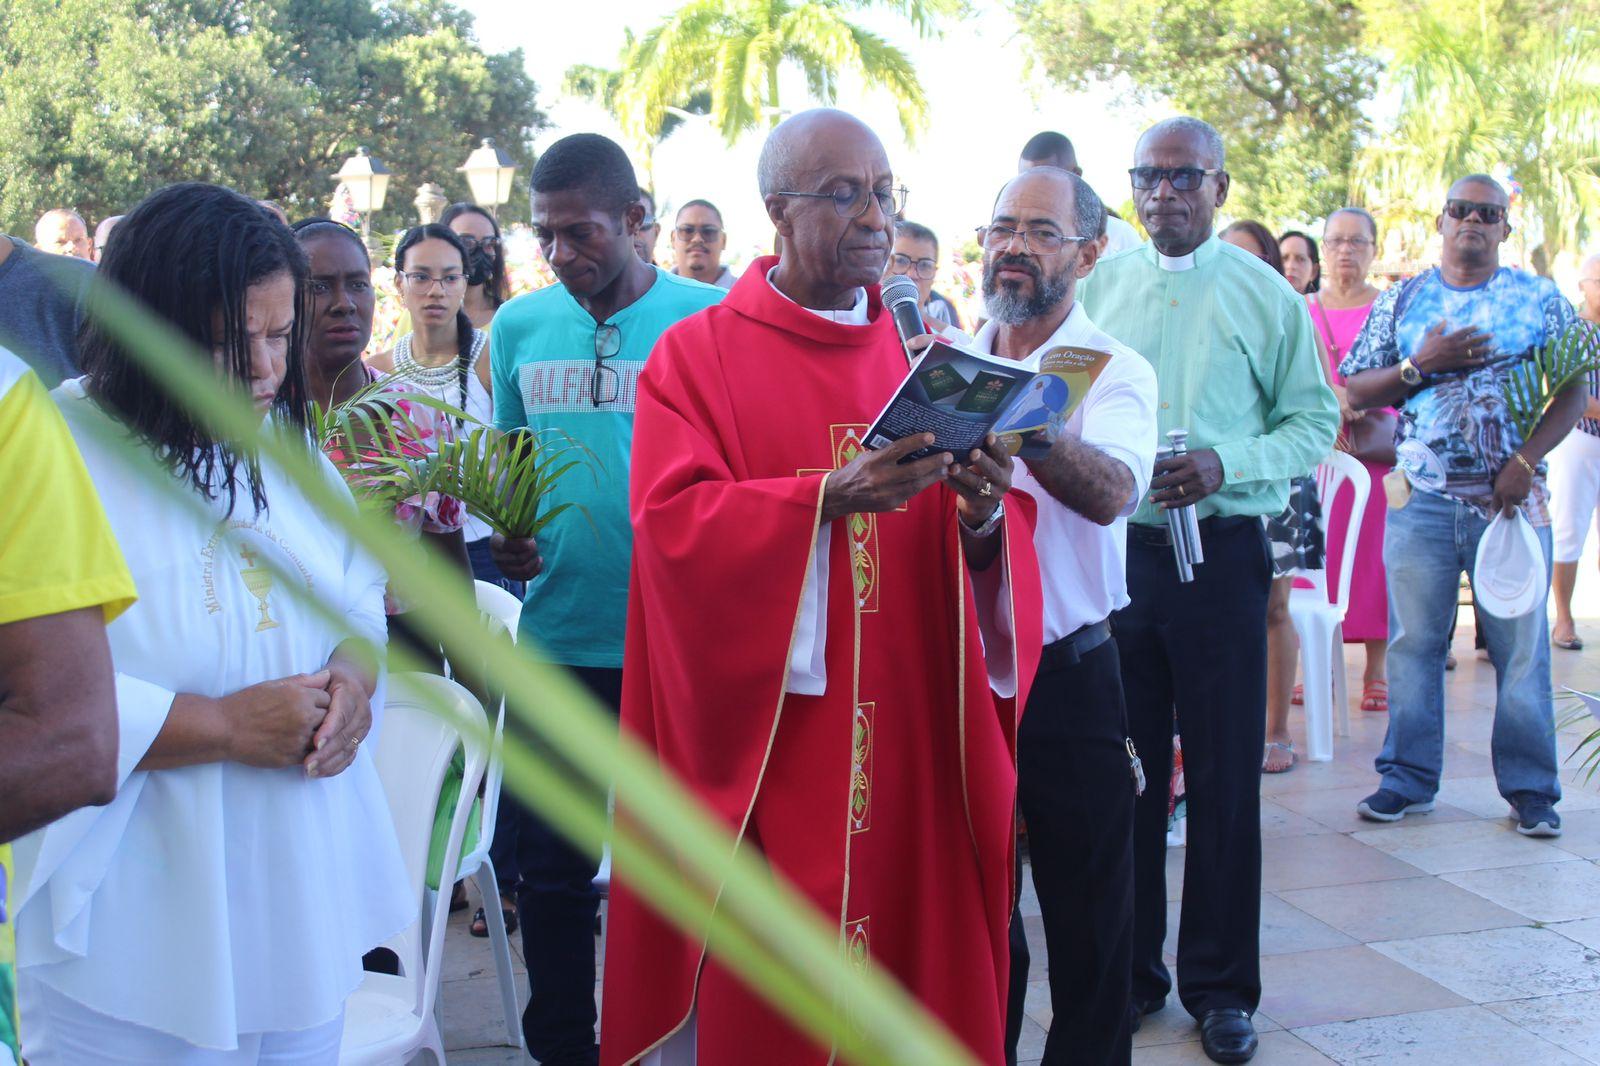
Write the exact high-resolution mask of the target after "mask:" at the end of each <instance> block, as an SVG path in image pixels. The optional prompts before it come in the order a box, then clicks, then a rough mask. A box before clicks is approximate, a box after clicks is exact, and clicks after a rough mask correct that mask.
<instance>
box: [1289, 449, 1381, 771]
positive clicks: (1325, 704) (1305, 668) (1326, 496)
mask: <svg viewBox="0 0 1600 1066" xmlns="http://www.w3.org/2000/svg"><path fill="white" fill-rule="evenodd" d="M1316 478H1317V499H1318V501H1319V502H1320V503H1321V505H1322V506H1321V510H1322V516H1321V517H1320V518H1319V519H1318V525H1319V526H1321V528H1322V537H1323V543H1324V545H1327V540H1328V513H1329V512H1330V511H1331V510H1332V509H1333V503H1334V500H1335V499H1337V498H1338V496H1339V493H1340V491H1341V490H1342V489H1343V488H1344V486H1346V485H1349V486H1350V489H1351V500H1350V521H1349V522H1348V523H1346V525H1345V530H1344V543H1343V544H1341V545H1340V552H1339V576H1338V584H1337V585H1336V586H1335V590H1336V593H1337V594H1336V595H1335V596H1333V597H1331V598H1330V597H1329V596H1328V572H1327V571H1326V570H1310V571H1306V572H1305V574H1304V576H1305V577H1306V579H1307V580H1309V581H1310V582H1311V587H1310V588H1295V589H1293V590H1291V591H1290V593H1289V618H1290V620H1291V621H1292V622H1293V623H1294V631H1295V634H1296V635H1297V636H1298V637H1299V638H1300V666H1301V672H1302V674H1303V676H1304V679H1305V681H1304V686H1303V691H1304V692H1305V711H1306V758H1308V759H1310V760H1311V761H1312V762H1328V761H1329V760H1330V759H1332V758H1333V729H1334V715H1335V714H1337V715H1338V728H1339V735H1340V736H1341V737H1347V736H1349V735H1350V691H1349V683H1348V682H1347V681H1346V680H1345V675H1344V615H1345V611H1346V609H1347V608H1348V607H1349V605H1350V577H1351V575H1352V574H1353V573H1354V572H1355V562H1356V552H1357V551H1358V550H1359V548H1360V538H1361V520H1362V516H1363V515H1364V514H1365V513H1366V506H1367V497H1368V495H1370V494H1371V491H1372V481H1371V478H1370V477H1369V476H1368V475H1367V468H1366V467H1364V466H1362V465H1361V460H1359V459H1357V458H1356V457H1355V456H1353V455H1350V454H1349V453H1348V452H1340V451H1335V452H1330V453H1329V455H1328V457H1327V458H1326V459H1324V460H1323V461H1322V463H1321V464H1320V465H1318V467H1317V474H1316ZM1330 546H1331V545H1330Z"/></svg>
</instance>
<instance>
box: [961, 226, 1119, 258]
mask: <svg viewBox="0 0 1600 1066" xmlns="http://www.w3.org/2000/svg"><path fill="white" fill-rule="evenodd" d="M1013 237H1021V238H1022V247H1023V248H1024V249H1026V250H1027V251H1029V252H1032V253H1033V254H1034V255H1055V254H1056V253H1057V252H1059V251H1061V249H1062V248H1063V247H1065V246H1066V245H1067V244H1068V243H1069V242H1070V243H1072V244H1083V243H1084V242H1086V241H1091V240H1093V239H1094V238H1093V237H1065V236H1062V235H1061V234H1059V233H1057V232H1056V231H1055V230H1053V229H1013V228H1012V227H1010V226H1001V225H993V226H979V227H978V243H979V244H981V245H983V246H984V247H985V248H987V249H988V250H989V251H991V252H999V251H1003V250H1004V249H1006V248H1008V247H1010V246H1011V239H1012V238H1013Z"/></svg>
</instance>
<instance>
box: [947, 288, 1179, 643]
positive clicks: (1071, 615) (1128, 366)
mask: <svg viewBox="0 0 1600 1066" xmlns="http://www.w3.org/2000/svg"><path fill="white" fill-rule="evenodd" d="M998 334H999V326H998V325H997V324H996V323H994V322H992V321H991V322H987V323H985V324H984V326H983V328H982V329H981V330H979V331H978V336H977V338H976V347H977V348H978V349H979V350H981V351H985V352H991V353H992V352H993V351H994V344H995V339H996V337H997V336H998ZM1061 345H1071V346H1072V347H1075V348H1093V349H1095V350H1097V351H1103V352H1110V353H1111V359H1110V360H1109V361H1108V362H1107V363H1106V365H1105V367H1104V368H1103V369H1102V370H1101V371H1100V375H1099V376H1098V377H1097V378H1095V381H1094V384H1093V385H1091V386H1090V387H1089V394H1088V395H1087V396H1085V397H1084V399H1083V403H1082V404H1080V405H1079V406H1078V409H1077V410H1076V411H1074V412H1073V413H1072V417H1071V418H1069V419H1068V420H1067V424H1066V429H1065V432H1067V433H1069V434H1072V435H1073V436H1076V437H1078V438H1080V439H1081V440H1082V441H1083V442H1084V443H1085V444H1089V445H1092V446H1094V447H1095V448H1098V449H1099V450H1100V451H1102V452H1104V453H1105V454H1107V455H1109V456H1111V457H1112V458H1113V459H1116V460H1117V461H1119V462H1121V463H1122V464H1123V465H1124V466H1126V467H1127V468H1128V470H1129V472H1130V473H1132V474H1133V492H1132V494H1131V495H1130V496H1129V497H1128V500H1127V502H1126V503H1125V504H1124V506H1123V509H1122V513H1121V514H1120V515H1119V516H1118V517H1117V519H1116V521H1114V522H1112V523H1111V524H1110V525H1109V526H1102V525H1098V524H1096V523H1094V522H1091V521H1090V520H1089V519H1087V518H1085V517H1083V516H1082V515H1080V514H1078V513H1077V512H1076V511H1074V510H1072V509H1071V508H1069V507H1067V505H1066V504H1064V503H1062V502H1061V501H1059V500H1057V499H1056V498H1055V497H1054V496H1052V495H1050V494H1049V493H1048V492H1046V491H1045V489H1044V486H1042V485H1040V484H1039V482H1038V481H1037V480H1036V479H1035V478H1034V476H1033V474H1032V472H1030V471H1029V470H1028V467H1027V464H1026V462H1020V463H1018V464H1017V466H1016V472H1015V474H1014V475H1013V476H1012V483H1013V486H1014V487H1015V488H1018V489H1021V490H1022V491H1024V492H1026V493H1028V494H1029V495H1030V496H1032V497H1033V498H1034V499H1035V500H1036V501H1038V504H1039V520H1038V525H1037V527H1036V529H1035V531H1034V537H1033V541H1034V546H1035V548H1036V549H1037V551H1038V555H1039V571H1040V576H1041V578H1042V579H1043V585H1044V639H1045V643H1047V644H1049V643H1051V642H1053V641H1057V640H1060V639H1061V638H1062V637H1065V636H1067V635H1069V634H1070V633H1072V632H1073V631H1075V630H1078V629H1081V628H1082V627H1084V626H1086V625H1092V624H1094V623H1095V622H1099V621H1101V620H1102V619H1104V618H1106V617H1107V616H1109V615H1110V614H1111V612H1112V611H1115V610H1117V609H1118V608H1121V607H1126V606H1127V605H1128V581H1127V553H1128V547H1127V532H1128V531H1127V524H1128V516H1129V515H1131V514H1132V513H1133V511H1134V508H1135V507H1136V506H1137V505H1138V502H1139V500H1141V499H1143V497H1144V495H1145V493H1146V492H1148V491H1149V489H1150V473H1151V469H1152V468H1153V467H1154V466H1155V458H1156V375H1155V371H1154V370H1153V369H1151V366H1150V363H1149V362H1148V361H1147V360H1145V359H1144V358H1142V357H1141V356H1140V355H1139V353H1138V352H1136V351H1134V350H1133V349H1132V348H1129V347H1128V346H1127V345H1125V344H1123V343H1121V342H1120V341H1118V340H1116V339H1115V338H1113V337H1111V336H1109V335H1107V334H1106V333H1103V332H1102V331H1101V330H1100V329H1099V328H1098V327H1096V326H1095V324H1094V323H1093V322H1091V321H1090V320H1089V315H1088V312H1086V311H1085V310H1084V309H1083V305H1082V304H1079V303H1074V304H1073V306H1072V310H1071V312H1069V313H1068V315H1067V318H1066V321H1064V322H1062V323H1061V327H1060V328H1059V329H1057V330H1056V331H1055V333H1054V334H1052V335H1051V337H1050V339H1049V340H1047V341H1045V342H1044V344H1042V345H1040V346H1039V348H1038V350H1036V351H1035V352H1033V354H1032V355H1031V356H1030V358H1038V357H1039V356H1040V355H1041V354H1043V353H1044V352H1046V351H1048V350H1050V349H1051V348H1055V347H1059V346H1061Z"/></svg>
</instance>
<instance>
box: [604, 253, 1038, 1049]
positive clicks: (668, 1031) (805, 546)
mask: <svg viewBox="0 0 1600 1066" xmlns="http://www.w3.org/2000/svg"><path fill="white" fill-rule="evenodd" d="M775 263H776V260H775V259H771V258H768V259H762V260H758V261H756V262H755V263H754V264H752V265H751V266H750V268H749V269H748V270H746V271H745V273H744V276H743V277H742V278H741V279H740V280H739V281H738V282H737V283H736V284H735V286H734V288H733V290H732V292H730V293H729V294H728V297H727V299H725V300H724V301H723V302H722V303H721V304H720V305H718V306H716V307H711V308H708V309H707V310H705V311H702V312H700V313H699V314H697V315H694V316H692V317H691V318H688V319H685V320H684V321H682V322H680V323H678V324H677V325H676V326H674V327H672V328H671V329H669V330H668V331H667V332H666V333H665V334H663V336H662V337H661V340H660V341H659V342H658V343H657V345H656V348H655V350H654V352H652V354H651V356H650V360H649V362H648V364H647V366H646V369H645V372H644V374H643V376H642V377H641V378H640V380H639V396H638V408H637V414H636V419H635V429H634V442H633V475H632V491H631V507H632V517H633V524H634V529H635V537H634V556H633V577H632V586H631V589H630V599H629V609H628V630H627V650H626V655H625V662H624V667H623V701H622V724H623V728H625V729H627V730H628V731H630V732H631V733H633V734H634V735H635V736H636V737H638V738H639V739H640V740H642V741H643V742H644V743H645V744H647V745H649V746H650V747H651V748H653V749H654V750H655V751H656V752H657V753H658V754H659V756H660V758H661V761H662V762H663V763H664V764H665V765H666V766H667V767H669V768H671V770H672V771H673V772H674V773H675V774H677V775H678V776H679V778H681V779H682V780H683V781H684V782H685V783H686V784H687V785H688V787H690V788H692V789H693V790H694V791H695V793H696V794H698V796H699V797H700V798H701V799H702V800H703V801H704V802H705V803H707V804H708V805H709V806H710V807H711V808H712V810H713V811H715V812H716V813H717V814H718V815H720V816H721V818H722V819H723V820H724V821H725V823H726V824H727V826H728V827H729V829H730V831H732V832H734V833H736V834H738V836H739V840H740V847H742V848H746V849H759V851H760V853H761V854H762V855H763V856H764V857H765V858H766V860H767V861H768V862H770V863H771V864H772V865H773V866H774V867H775V868H777V869H778V870H780V871H781V872H782V873H783V874H784V875H785V876H787V877H788V878H789V879H790V880H791V881H792V882H793V883H794V884H795V885H797V886H798V887H799V889H800V890H801V892H803V893H804V895H805V896H807V897H808V898H809V899H810V900H811V901H812V902H813V903H814V904H815V905H816V907H817V908H818V910H819V911H820V912H821V913H822V914H823V915H825V916H826V919H827V920H828V921H829V922H836V923H837V924H838V927H839V936H840V940H841V944H842V945H843V947H844V949H845V950H846V951H847V952H848V957H849V958H850V959H851V960H852V961H853V962H855V963H856V964H858V965H861V966H868V967H881V968H882V969H883V970H885V971H887V972H888V973H890V974H892V975H893V976H894V977H896V978H898V979H899V980H900V981H901V982H902V983H903V984H904V985H905V986H906V987H907V988H908V989H910V991H911V992H912V994H913V995H915V996H916V997H917V998H918V999H920V1000H921V1001H922V1002H923V1003H924V1004H925V1005H926V1006H927V1007H928V1009H930V1010H931V1011H932V1012H933V1013H934V1014H936V1015H937V1016H938V1017H940V1018H942V1019H943V1020H944V1022H945V1023H946V1024H947V1025H948V1026H949V1027H950V1028H951V1029H952V1030H953V1031H954V1032H955V1033H956V1034H957V1036H958V1037H959V1038H960V1039H961V1040H962V1041H964V1042H965V1043H966V1044H967V1045H968V1046H969V1047H970V1048H971V1049H972V1051H973V1053H974V1055H975V1056H976V1057H977V1058H978V1060H979V1061H981V1062H985V1063H1000V1062H1002V1061H1003V1060H1004V1054H1003V1050H1002V1043H1003V1039H1004V1029H1005V1006H1006V981H1007V968H1008V952H1007V939H1006V923H1007V920H1008V918H1009V916H1010V910H1011V893H1012V861H1013V843H1014V837H1013V824H1012V806H1013V799H1014V794H1015V790H1016V759H1015V753H1016V726H1017V715H1018V712H1019V709H1020V708H1021V707H1022V706H1024V704H1025V703H1026V699H1027V685H1028V683H1029V681H1031V679H1032V677H1033V673H1034V670H1035V667H1036V666H1037V661H1038V652H1039V643H1040V625H1041V623H1040V616H1041V607H1040V596H1039V587H1038V586H1039V577H1038V564H1037V560H1036V558H1035V556H1034V554H1033V539H1032V534H1031V525H1032V510H1031V505H1030V501H1028V500H1027V497H1026V496H1023V495H1020V494H1013V495H1011V496H1009V497H1008V498H1007V500H1006V511H1007V520H1006V522H1005V524H1004V529H1005V536H1006V550H1005V552H1004V553H1003V554H1002V556H1001V558H1000V559H999V560H998V561H997V562H996V563H995V564H994V566H996V567H1005V568H1006V570H1005V574H1006V576H1007V578H1008V581H1009V587H1010V591H1011V598H1012V606H1011V612H1012V618H1013V619H1014V623H1015V637H1014V641H1013V648H1012V649H1010V650H1008V651H1007V652H1006V654H1010V655H1014V656H1015V659H1016V661H1015V662H1014V663H1013V664H1011V665H1012V666H1013V668H1014V669H1015V675H1014V676H1016V677H1017V678H1018V680H1019V681H1020V683H1021V688H1022V690H1021V691H1020V692H1019V693H1018V696H1017V698H1015V699H1001V698H999V697H997V696H995V694H994V693H993V692H992V690H991V689H990V686H989V680H988V670H987V668H986V665H985V662H984V653H983V648H982V643H981V640H980V637H979V629H978V617H977V613H976V609H975V607H974V589H973V582H972V577H971V575H970V574H969V572H968V569H967V566H966V563H965V560H964V558H963V555H962V551H961V541H960V533H959V531H958V529H957V522H958V518H957V517H956V508H955V496H954V494H953V493H951V492H950V490H949V489H948V488H946V487H945V486H942V485H939V486H935V487H934V488H932V489H929V490H928V491H926V492H923V493H922V494H921V495H919V496H917V497H915V498H914V499H912V500H911V501H910V502H909V503H908V504H907V505H906V506H905V507H904V508H902V509H900V510H898V511H893V512H889V513H885V514H877V515H871V514H867V515H853V516H850V517H848V518H845V519H840V520H838V521H836V522H834V523H833V525H832V532H831V546H830V555H829V570H830V573H829V582H828V600H827V643H826V652H825V660H826V667H827V687H826V692H825V694H824V695H822V696H800V695H793V694H788V693H786V689H787V687H788V664H789V659H790V651H791V644H792V643H793V642H794V640H795V634H796V629H797V626H798V623H799V611H800V603H801V592H802V588H803V585H804V581H805V575H806V569H807V564H808V562H809V561H810V559H811V556H812V553H813V551H814V549H815V544H816V537H817V522H818V515H819V513H820V508H821V501H822V489H823V480H824V477H825V476H826V473H827V472H828V471H831V470H833V469H835V468H837V467H840V466H843V465H844V464H845V463H847V462H849V461H850V459H851V458H852V457H853V456H855V455H856V454H857V453H858V452H859V451H860V449H861V444H860V436H861V434H862V433H863V432H864V431H865V430H866V428H867V427H868V425H869V424H870V423H871V421H872V419H873V418H874V417H875V416H876V415H877V414H878V412H879V410H880V409H881V408H882V406H883V404H884V403H886V402H887V400H888V397H889V396H890V395H891V394H892V393H893V391H894V389H895V388H896V387H897V386H898V385H899V384H900V382H901V380H902V379H903V378H904V377H905V375H906V358H905V355H904V352H903V349H902V348H901V346H900V342H899V339H898V337H897V335H896V333H895V329H894V325H893V323H892V321H891V318H890V316H889V315H888V314H886V313H884V311H883V307H882V303H881V301H880V299H879V294H878V290H877V288H876V287H873V288H872V289H871V290H870V301H871V304H870V318H871V324H870V325H867V326H848V325H842V324H839V323H835V322H832V321H829V320H826V319H823V318H820V317H818V316H817V315H813V314H811V313H810V312H808V311H806V310H805V309H804V308H801V307H799V306H798V305H796V304H794V303H792V302H791V301H789V300H787V299H785V298H784V297H782V296H780V295H779V294H778V293H777V292H775V291H774V290H773V289H772V286H771V285H770V283H769V282H768V281H767V271H768V270H770V269H771V268H772V266H773V265H774V264H775ZM987 584H988V587H989V588H990V595H991V596H992V595H993V588H994V587H995V583H993V582H990V583H987ZM1000 672H1001V673H1003V672H1004V671H1003V670H1002V671H1000ZM619 789H620V790H621V791H620V793H619V796H620V799H619V806H621V807H624V808H625V805H626V785H625V783H624V784H620V785H619ZM627 876H628V871H627V870H626V869H625V868H624V869H620V870H619V871H618V872H617V877H618V880H617V881H616V882H614V884H613V888H612V895H611V906H610V918H609V928H608V930H607V944H606V967H605V995H604V1007H603V1010H604V1014H603V1021H602V1024H601V1032H602V1037H603V1040H602V1054H601V1058H602V1062H604V1063H606V1064H621V1063H628V1062H633V1061H635V1060H636V1059H638V1058H639V1057H640V1056H642V1055H643V1054H644V1053H646V1052H647V1051H649V1050H651V1049H653V1048H655V1047H657V1046H659V1045H660V1044H661V1043H663V1042H664V1041H665V1040H666V1039H667V1038H668V1037H669V1036H671V1035H672V1034H674V1033H676V1032H677V1031H678V1030H680V1029H681V1028H682V1027H683V1026H684V1025H685V1024H686V1022H687V1020H688V1018H689V1015H690V1013H691V1011H693V1012H694V1016H695V1025H696V1034H697V1048H698V1056H697V1058H698V1062H699V1063H700V1064H701V1066H745V1064H748V1063H750V1062H754V1061H759V1062H761V1063H762V1064H763V1066H789V1064H795V1066H823V1064H824V1063H826V1062H827V1061H828V1060H829V1056H830V1049H828V1048H824V1047H819V1046H817V1045H816V1044H814V1043H811V1042H810V1041H808V1040H807V1039H805V1038H804V1037H802V1036H801V1035H799V1034H798V1033H797V1032H796V1031H795V1030H794V1029H792V1028H791V1027H790V1026H788V1025H787V1024H786V1023H785V1022H783V1021H782V1020H781V1018H780V1016H779V1015H777V1014H776V1013H775V1012H774V1011H772V1010H771V1009H770V1008H768V1007H767V1006H766V1005H765V1004H764V1003H763V1002H761V1001H760V1000H759V999H758V998H757V997H756V996H755V995H754V994H753V993H751V992H749V991H747V990H745V989H744V988H743V987H742V986H741V985H740V983H739V981H738V980H737V979H736V978H735V977H734V976H732V975H731V974H730V973H729V971H727V970H725V969H723V968H722V967H721V966H719V965H718V963H717V962H716V960H715V959H713V958H710V957H708V956H707V955H706V954H705V952H704V950H703V948H704V940H703V938H702V937H685V936H682V935H680V934H679V933H677V932H675V931H674V930H673V929H672V928H671V927H669V926H668V925H667V924H665V923H664V922H662V921H661V920H660V919H659V918H657V916H656V915H655V914H654V913H653V912H651V911H649V910H648V909H646V907H645V906H644V905H643V903H642V902H640V900H639V899H638V897H636V896H635V895H634V894H633V893H632V892H631V891H630V888H629V885H628V881H627Z"/></svg>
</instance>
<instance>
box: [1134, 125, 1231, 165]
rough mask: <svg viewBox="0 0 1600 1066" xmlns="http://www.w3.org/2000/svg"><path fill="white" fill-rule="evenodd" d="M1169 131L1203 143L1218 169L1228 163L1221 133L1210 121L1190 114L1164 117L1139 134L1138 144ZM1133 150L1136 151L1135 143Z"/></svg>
mask: <svg viewBox="0 0 1600 1066" xmlns="http://www.w3.org/2000/svg"><path fill="white" fill-rule="evenodd" d="M1169 133H1186V134H1188V135H1190V136H1192V137H1197V138H1199V140H1200V143H1202V144H1204V145H1205V148H1206V153H1207V154H1208V155H1210V156H1211V158H1212V159H1213V160H1214V161H1215V164H1214V165H1215V166H1216V168H1217V169H1218V170H1222V169H1225V168H1226V167H1227V165H1228V157H1227V153H1226V152H1225V151H1224V150H1223V147H1222V134H1220V133H1218V132H1217V128H1216V127H1215V126H1213V125H1212V124H1211V123H1209V122H1206V121H1204V120H1202V119H1198V118H1194V117H1192V116H1190V115H1178V116H1176V117H1174V118H1164V119H1162V120H1161V121H1160V122H1157V123H1156V124H1155V125H1154V126H1151V127H1150V128H1149V129H1147V130H1145V131H1144V132H1143V133H1141V134H1140V135H1139V144H1143V143H1144V142H1145V141H1146V140H1148V139H1149V138H1151V137H1161V136H1165V135H1166V134H1169ZM1134 151H1138V146H1137V145H1135V147H1134Z"/></svg>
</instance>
